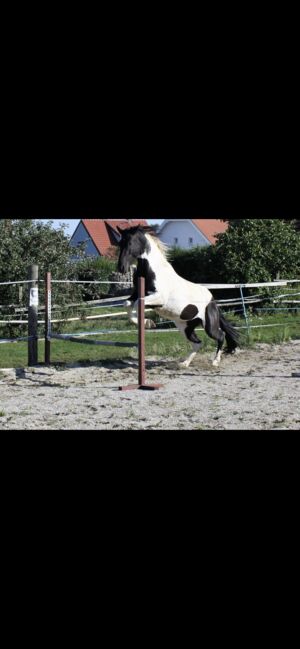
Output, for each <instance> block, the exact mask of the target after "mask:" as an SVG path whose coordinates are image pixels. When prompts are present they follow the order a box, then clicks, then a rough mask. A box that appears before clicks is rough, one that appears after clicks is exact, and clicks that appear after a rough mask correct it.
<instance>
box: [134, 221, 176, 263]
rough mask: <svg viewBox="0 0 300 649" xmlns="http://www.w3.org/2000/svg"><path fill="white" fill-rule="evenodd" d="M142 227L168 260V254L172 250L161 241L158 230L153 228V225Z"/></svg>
mask: <svg viewBox="0 0 300 649" xmlns="http://www.w3.org/2000/svg"><path fill="white" fill-rule="evenodd" d="M140 227H141V229H142V230H143V231H144V232H145V234H148V236H149V237H150V239H151V240H152V241H153V243H154V244H155V245H156V246H157V248H158V249H159V250H160V252H161V253H162V254H163V256H164V258H165V259H166V260H168V254H169V252H170V249H169V246H168V245H167V244H166V243H163V241H161V240H160V239H159V238H158V236H157V234H156V232H155V231H154V230H153V228H152V227H151V225H148V226H140Z"/></svg>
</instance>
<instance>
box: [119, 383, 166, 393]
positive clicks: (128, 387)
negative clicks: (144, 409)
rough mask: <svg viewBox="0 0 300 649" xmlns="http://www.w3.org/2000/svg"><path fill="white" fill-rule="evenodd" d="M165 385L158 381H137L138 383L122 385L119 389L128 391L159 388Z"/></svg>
mask: <svg viewBox="0 0 300 649" xmlns="http://www.w3.org/2000/svg"><path fill="white" fill-rule="evenodd" d="M163 387H164V386H163V385H162V384H161V383H156V384H154V385H146V384H139V383H137V384H136V385H122V386H120V387H119V390H122V392H127V391H128V390H159V388H163Z"/></svg>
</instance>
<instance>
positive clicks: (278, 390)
mask: <svg viewBox="0 0 300 649" xmlns="http://www.w3.org/2000/svg"><path fill="white" fill-rule="evenodd" d="M211 360H212V354H210V353H202V354H201V353H200V354H199V355H198V357H197V358H196V359H195V361H194V363H193V364H192V365H191V367H190V368H188V369H184V368H180V367H179V365H178V363H177V362H176V361H173V360H168V359H164V360H161V359H160V360H157V359H155V358H151V359H149V358H148V359H147V363H146V367H147V383H157V382H159V383H162V384H163V387H162V388H161V389H159V390H156V391H154V392H148V391H140V390H139V391H137V390H135V391H132V392H122V391H119V389H118V388H119V386H125V385H128V384H134V383H137V362H135V361H133V360H131V361H128V362H127V361H126V362H125V361H120V362H118V363H115V362H112V363H106V364H105V365H103V364H100V363H99V364H98V365H89V366H82V365H80V366H76V367H75V366H74V365H72V366H61V367H58V366H56V367H50V368H48V367H42V366H41V367H36V368H31V369H27V370H0V430H8V429H10V430H14V429H19V430H20V429H21V430H29V429H30V430H35V429H40V430H43V429H45V430H59V429H62V430H74V429H81V430H113V429H116V430H124V431H125V430H128V429H129V430H131V429H138V430H141V431H142V430H167V429H171V430H174V429H177V430H229V429H230V430H297V429H299V425H300V376H292V374H294V373H295V374H300V340H297V341H291V342H289V343H285V344H283V345H273V346H270V345H265V344H261V345H257V346H256V348H255V349H246V350H240V351H239V352H238V353H237V354H236V355H234V356H226V355H225V356H223V358H222V362H221V365H220V367H219V368H215V367H212V364H211Z"/></svg>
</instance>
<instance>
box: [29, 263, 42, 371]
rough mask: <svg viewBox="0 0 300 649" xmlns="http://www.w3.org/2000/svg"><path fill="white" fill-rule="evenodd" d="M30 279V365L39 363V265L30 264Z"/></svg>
mask: <svg viewBox="0 0 300 649" xmlns="http://www.w3.org/2000/svg"><path fill="white" fill-rule="evenodd" d="M28 279H29V280H30V283H29V284H28V337H29V340H28V366H29V367H32V366H33V365H37V363H38V304H39V294H38V279H39V267H38V266H37V265H36V264H32V265H31V266H29V272H28Z"/></svg>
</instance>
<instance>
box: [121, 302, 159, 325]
mask: <svg viewBox="0 0 300 649" xmlns="http://www.w3.org/2000/svg"><path fill="white" fill-rule="evenodd" d="M125 306H126V310H127V313H128V319H129V322H131V323H132V324H134V325H135V326H136V327H137V326H138V324H139V321H138V318H137V317H136V315H133V313H135V314H136V310H137V307H138V300H136V301H135V302H132V301H131V300H127V302H125ZM144 326H145V329H155V328H156V324H155V322H153V320H150V318H145V320H144Z"/></svg>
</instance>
